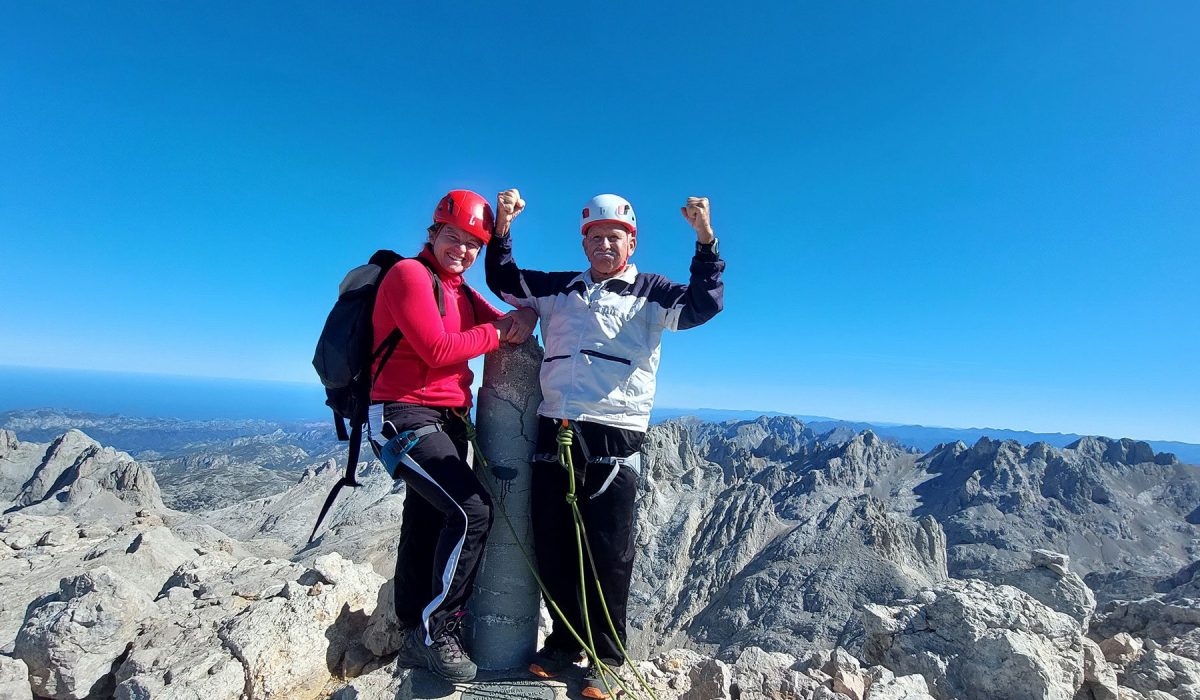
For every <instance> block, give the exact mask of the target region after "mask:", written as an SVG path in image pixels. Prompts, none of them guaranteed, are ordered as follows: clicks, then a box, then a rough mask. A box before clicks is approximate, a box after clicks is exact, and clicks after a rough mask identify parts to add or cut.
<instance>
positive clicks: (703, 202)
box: [679, 197, 715, 243]
mask: <svg viewBox="0 0 1200 700" xmlns="http://www.w3.org/2000/svg"><path fill="white" fill-rule="evenodd" d="M679 211H680V212H682V213H683V218H685V219H687V222H688V223H689V224H691V226H692V228H694V229H696V240H698V241H700V242H701V243H711V242H712V240H713V238H714V237H715V236H714V235H713V228H712V219H711V218H710V216H711V215H710V213H709V209H708V197H688V199H687V204H686V205H685V206H682V207H680V208H679Z"/></svg>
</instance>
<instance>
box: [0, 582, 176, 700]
mask: <svg viewBox="0 0 1200 700" xmlns="http://www.w3.org/2000/svg"><path fill="white" fill-rule="evenodd" d="M157 613H158V606H157V605H155V604H154V601H153V600H151V599H150V597H149V596H148V595H146V594H145V593H144V592H143V591H142V590H140V589H139V588H137V587H136V586H134V585H133V584H131V583H129V582H128V581H126V580H125V579H123V578H121V577H120V576H118V575H117V574H116V573H114V572H113V571H112V569H109V568H108V567H105V566H101V567H97V568H96V569H93V570H91V571H88V572H87V573H84V574H81V575H79V576H75V577H72V578H68V579H63V581H62V582H61V583H60V586H59V592H58V594H57V595H55V596H52V597H49V598H48V599H44V600H43V601H42V602H41V603H40V604H37V605H35V606H34V607H33V608H32V610H31V611H30V613H29V616H28V617H27V618H26V620H25V624H24V625H23V626H22V627H21V631H20V632H19V633H18V634H17V639H16V644H15V648H14V652H13V655H14V656H15V657H17V658H19V659H21V660H23V661H24V662H25V663H26V664H27V665H28V666H29V667H30V669H32V671H31V673H30V682H31V685H32V688H33V691H34V692H35V693H36V694H37V695H39V696H42V697H47V698H54V699H55V700H83V698H97V697H107V696H108V695H110V694H111V693H112V691H113V687H112V686H113V679H112V671H113V665H114V662H116V661H117V659H119V658H120V657H121V656H122V655H124V654H125V651H126V650H127V649H128V647H129V644H130V643H131V642H132V641H133V640H134V639H135V638H136V637H137V635H138V632H139V631H140V628H141V623H142V621H143V620H146V619H149V618H151V617H152V616H154V615H156V614H157Z"/></svg>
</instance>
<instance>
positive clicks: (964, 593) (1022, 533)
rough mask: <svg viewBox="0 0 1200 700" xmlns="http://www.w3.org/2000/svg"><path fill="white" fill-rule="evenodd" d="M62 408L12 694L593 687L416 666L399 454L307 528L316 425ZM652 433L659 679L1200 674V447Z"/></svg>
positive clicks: (1122, 698) (647, 478) (646, 634)
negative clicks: (403, 632) (154, 417)
mask: <svg viewBox="0 0 1200 700" xmlns="http://www.w3.org/2000/svg"><path fill="white" fill-rule="evenodd" d="M45 420H48V419H44V420H43V421H42V422H43V423H45ZM60 427H61V428H62V430H61V431H60V432H58V433H56V434H54V435H53V436H51V437H45V436H44V435H42V434H38V435H35V438H37V439H42V440H47V441H43V442H36V441H29V440H23V439H21V436H20V435H19V434H18V433H15V432H13V431H10V430H0V508H2V509H3V510H4V514H3V515H2V516H0V591H3V595H2V596H0V697H3V698H10V697H11V698H56V699H59V698H61V699H67V698H71V699H83V698H106V697H117V698H204V700H220V699H223V698H230V699H233V698H247V699H252V698H305V699H306V698H327V697H336V698H408V697H426V698H433V697H458V696H462V695H471V696H474V695H497V696H499V695H503V696H508V697H552V696H553V697H575V696H577V694H578V689H579V687H578V678H577V677H576V676H568V677H567V679H566V681H565V682H542V681H536V682H535V681H533V680H530V679H526V678H524V677H523V676H520V675H519V674H518V675H517V676H516V677H514V675H513V674H511V673H509V674H504V673H491V674H483V675H482V676H481V677H480V679H479V681H477V682H476V683H474V684H466V685H460V686H458V687H454V686H449V685H447V684H444V683H441V682H439V681H437V680H436V679H434V678H433V677H432V676H429V675H428V674H425V673H424V672H422V671H417V672H414V671H412V670H410V669H406V668H402V667H400V666H398V665H397V663H396V661H395V659H394V652H395V650H396V645H397V640H396V637H395V634H394V632H395V624H394V613H393V611H392V610H391V607H392V606H391V585H390V581H388V580H387V577H388V576H390V573H391V569H392V567H393V566H394V556H395V554H394V547H395V542H396V539H397V536H398V532H399V526H400V520H401V510H402V509H401V504H402V502H403V495H404V487H403V484H402V483H394V482H393V481H392V480H391V479H390V478H389V477H388V476H387V474H386V473H384V472H383V470H382V469H380V468H379V467H378V465H375V466H372V465H368V464H364V465H361V468H360V475H361V480H362V482H363V484H364V485H363V486H362V487H360V488H357V489H353V490H348V491H346V492H344V493H343V495H342V497H341V498H340V499H339V501H338V505H337V506H336V507H335V508H334V510H333V511H332V512H331V514H330V516H329V517H328V520H327V525H325V526H323V528H322V532H321V533H320V537H319V538H318V539H317V541H316V542H315V543H313V544H309V543H308V542H307V539H308V535H309V529H310V528H311V527H312V523H313V522H314V520H315V517H316V513H317V510H318V509H319V508H320V505H321V503H322V502H323V501H324V498H325V496H326V494H327V493H328V490H329V488H330V487H331V486H332V484H333V482H334V481H336V480H337V478H338V477H339V476H340V472H341V469H340V467H339V465H338V464H337V463H336V462H335V461H333V457H335V456H336V455H334V454H333V453H331V452H330V451H329V450H328V447H327V446H326V447H322V448H320V449H317V448H316V447H314V446H315V445H316V444H317V443H316V442H314V441H310V442H305V441H306V440H315V438H308V437H306V438H303V439H299V440H298V441H297V442H296V443H295V444H291V445H289V435H290V434H287V433H279V434H275V433H271V434H270V435H269V436H267V437H263V436H261V435H260V436H257V437H254V438H253V439H247V440H241V441H239V437H238V436H237V435H235V434H221V435H220V436H219V439H214V440H212V441H207V442H205V441H201V442H200V443H198V445H197V446H196V449H194V450H191V451H185V452H177V453H174V454H173V456H171V457H170V458H164V457H163V456H162V455H157V456H156V455H147V456H145V457H144V458H139V459H135V458H134V457H132V456H131V455H130V454H128V453H125V452H121V451H119V450H116V449H113V448H112V447H106V446H103V445H101V444H98V443H97V442H96V441H94V440H92V439H91V438H90V437H89V436H88V435H87V434H85V433H84V432H81V431H79V430H77V429H74V428H75V426H72V425H62V426H60ZM297 435H299V433H297ZM643 457H644V465H643V474H642V477H643V478H642V483H641V486H640V492H639V499H640V503H639V509H638V522H637V527H638V546H639V553H638V559H637V563H636V570H635V572H634V588H633V599H632V600H631V616H630V630H629V631H630V646H631V652H632V655H633V657H634V658H635V660H636V661H635V663H633V664H630V665H627V666H626V667H624V668H623V670H622V671H621V675H620V683H621V684H623V685H625V686H626V688H627V689H628V691H629V692H630V694H631V695H633V696H636V697H650V696H651V693H653V695H654V696H655V697H657V698H659V699H660V700H666V699H668V698H670V699H674V698H688V699H689V700H712V699H714V698H730V699H733V698H738V699H747V698H797V699H813V698H821V699H831V698H832V699H844V698H850V699H852V700H891V699H896V700H899V699H902V698H908V699H910V700H924V699H926V698H938V699H939V700H947V699H950V698H962V699H968V700H969V699H974V698H989V699H990V698H998V699H999V698H1004V699H1014V700H1015V699H1024V698H1038V699H1050V698H1056V699H1057V698H1063V699H1064V700H1087V699H1090V698H1096V699H1101V698H1103V699H1109V698H1112V699H1114V700H1130V699H1140V698H1152V699H1154V700H1165V699H1167V698H1192V699H1197V698H1200V517H1198V516H1197V513H1198V512H1200V468H1197V467H1195V466H1192V465H1187V464H1182V463H1180V462H1179V461H1178V460H1176V459H1175V458H1174V457H1172V456H1171V455H1169V454H1165V453H1156V452H1155V451H1154V450H1153V449H1152V448H1151V447H1150V446H1149V445H1147V444H1146V443H1141V442H1136V441H1130V440H1111V439H1108V438H1094V437H1087V438H1082V439H1080V440H1078V441H1077V442H1075V443H1073V444H1070V445H1068V446H1067V447H1061V448H1060V447H1052V446H1050V445H1047V444H1045V443H1033V444H1028V445H1025V444H1020V443H1017V442H1014V441H997V440H991V439H989V438H986V437H985V438H982V439H980V440H979V441H978V442H976V443H975V444H974V445H970V446H968V445H966V444H964V443H961V442H959V443H948V444H942V445H938V446H937V447H935V448H933V449H932V450H928V451H926V452H918V451H915V450H912V449H910V448H907V447H904V446H902V445H899V444H896V443H894V442H891V441H887V440H884V439H881V438H880V437H879V436H878V435H876V434H875V433H874V432H871V431H869V430H867V431H861V432H852V431H850V430H847V429H845V427H836V428H833V429H830V430H826V431H820V430H816V429H814V428H813V427H812V426H810V425H806V424H804V423H803V422H801V421H798V420H795V419H792V418H788V417H778V416H777V417H771V418H761V419H758V420H754V421H738V422H732V421H731V422H725V423H703V422H700V421H697V420H692V419H680V420H675V421H669V422H667V423H664V424H662V425H658V426H655V427H653V428H652V429H651V430H650V433H649V434H648V436H647V440H646V445H645V447H644V455H643ZM306 459H307V460H308V461H307V462H306ZM243 466H254V467H256V468H258V469H260V470H262V472H263V473H267V472H269V473H270V474H273V475H275V476H274V477H271V478H270V479H267V477H264V479H266V480H268V481H270V485H269V487H265V488H263V489H258V488H252V487H246V488H244V489H241V487H240V486H239V484H242V483H243V482H242V481H241V480H242V479H243V478H251V477H252V476H253V475H254V474H259V472H256V471H254V470H253V469H246V470H245V474H241V473H240V472H241V471H242V470H241V467H243ZM280 474H283V475H285V476H283V477H279V475H280ZM160 475H161V476H163V477H164V478H163V479H159V476H160ZM276 477H278V478H276ZM272 479H273V480H272ZM210 483H211V485H212V490H211V493H213V494H219V497H210V496H208V495H206V494H208V493H209V490H208V485H209V484H210ZM239 491H240V492H241V497H240V498H239V497H238V494H239Z"/></svg>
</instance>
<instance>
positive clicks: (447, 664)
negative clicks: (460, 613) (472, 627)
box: [412, 625, 479, 682]
mask: <svg viewBox="0 0 1200 700" xmlns="http://www.w3.org/2000/svg"><path fill="white" fill-rule="evenodd" d="M412 646H413V649H412V653H413V656H414V658H415V660H417V662H418V663H417V665H418V666H421V667H424V668H427V669H429V670H430V671H431V672H433V673H436V674H437V675H439V676H441V677H442V678H445V679H446V680H448V681H456V682H463V681H471V680H475V674H476V673H477V672H478V671H479V667H478V666H476V665H475V662H474V661H472V660H471V657H470V656H467V651H466V649H463V645H462V640H461V639H459V637H458V629H457V625H455V626H451V625H446V626H445V628H443V629H442V630H441V631H439V632H438V633H437V635H436V636H435V637H434V638H433V646H428V645H426V644H425V634H424V632H423V631H422V630H421V628H420V627H417V628H416V629H414V630H413V635H412Z"/></svg>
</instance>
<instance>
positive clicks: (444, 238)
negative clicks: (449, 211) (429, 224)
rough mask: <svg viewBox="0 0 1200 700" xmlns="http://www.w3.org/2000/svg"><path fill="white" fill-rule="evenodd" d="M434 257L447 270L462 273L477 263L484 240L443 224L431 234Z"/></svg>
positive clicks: (430, 239)
mask: <svg viewBox="0 0 1200 700" xmlns="http://www.w3.org/2000/svg"><path fill="white" fill-rule="evenodd" d="M429 244H430V245H431V246H432V247H433V257H434V258H435V259H436V260H437V262H438V264H439V265H441V267H442V269H443V270H445V271H446V272H450V273H453V274H459V275H461V274H462V273H463V272H465V271H466V269H467V268H468V267H470V266H471V265H473V264H474V263H475V258H476V257H477V256H478V255H479V249H480V248H482V247H483V241H481V240H479V239H478V238H476V237H474V236H472V235H471V234H469V233H467V232H466V231H463V230H462V229H460V228H455V227H454V226H451V225H450V224H443V225H442V227H441V229H440V230H439V231H438V232H437V233H432V234H430V235H429Z"/></svg>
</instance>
